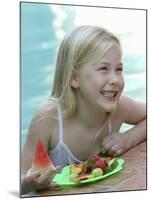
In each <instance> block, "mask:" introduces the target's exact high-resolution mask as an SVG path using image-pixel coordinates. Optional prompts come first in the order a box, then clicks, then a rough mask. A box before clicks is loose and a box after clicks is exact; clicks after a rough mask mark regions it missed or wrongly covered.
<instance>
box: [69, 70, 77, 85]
mask: <svg viewBox="0 0 151 200" xmlns="http://www.w3.org/2000/svg"><path fill="white" fill-rule="evenodd" d="M70 86H71V87H73V88H78V87H79V84H78V79H77V73H76V71H75V70H73V72H72V75H71V79H70Z"/></svg>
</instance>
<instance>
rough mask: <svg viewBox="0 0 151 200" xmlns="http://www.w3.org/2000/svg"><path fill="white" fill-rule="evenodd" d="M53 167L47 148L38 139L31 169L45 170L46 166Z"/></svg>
mask: <svg viewBox="0 0 151 200" xmlns="http://www.w3.org/2000/svg"><path fill="white" fill-rule="evenodd" d="M50 167H51V168H52V169H55V167H54V164H53V162H52V160H51V158H50V157H49V155H48V152H47V149H46V147H45V146H44V144H43V143H42V141H41V140H39V141H38V144H37V147H36V153H35V156H34V159H33V162H32V170H39V171H43V170H47V169H48V168H50Z"/></svg>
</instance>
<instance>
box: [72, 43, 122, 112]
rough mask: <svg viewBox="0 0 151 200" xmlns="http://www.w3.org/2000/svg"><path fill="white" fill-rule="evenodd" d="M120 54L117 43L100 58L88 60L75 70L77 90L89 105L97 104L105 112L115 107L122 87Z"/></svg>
mask: <svg viewBox="0 0 151 200" xmlns="http://www.w3.org/2000/svg"><path fill="white" fill-rule="evenodd" d="M121 59H122V55H121V50H120V47H119V45H118V44H113V45H112V47H111V48H110V49H109V50H108V51H107V52H106V53H105V54H104V56H103V57H102V58H101V59H100V62H98V61H97V62H93V61H90V62H88V63H86V64H84V65H83V66H81V67H80V68H79V69H78V70H77V74H76V76H77V77H76V81H77V85H78V86H77V89H78V90H77V91H78V93H79V95H80V98H83V99H84V100H85V101H86V102H88V103H90V104H91V105H95V106H99V107H101V108H102V109H103V110H105V111H106V112H111V111H113V110H114V109H116V105H117V103H118V100H119V97H120V95H121V93H122V90H123V88H124V78H123V72H122V71H123V66H122V61H121Z"/></svg>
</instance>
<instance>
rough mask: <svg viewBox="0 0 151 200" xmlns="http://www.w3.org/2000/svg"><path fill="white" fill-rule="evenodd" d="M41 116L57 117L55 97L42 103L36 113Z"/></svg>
mask: <svg viewBox="0 0 151 200" xmlns="http://www.w3.org/2000/svg"><path fill="white" fill-rule="evenodd" d="M35 114H36V115H37V117H40V118H50V119H57V103H56V101H55V100H53V99H48V100H46V101H45V102H44V103H42V104H41V105H40V107H39V108H38V110H37V112H36V113H35Z"/></svg>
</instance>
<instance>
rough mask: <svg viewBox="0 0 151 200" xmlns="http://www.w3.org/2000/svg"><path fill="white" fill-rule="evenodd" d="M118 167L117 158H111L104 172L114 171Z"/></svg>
mask: <svg viewBox="0 0 151 200" xmlns="http://www.w3.org/2000/svg"><path fill="white" fill-rule="evenodd" d="M117 165H118V161H117V158H112V159H110V160H108V161H107V168H106V169H105V172H110V171H112V170H114V169H115V168H116V167H117Z"/></svg>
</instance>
